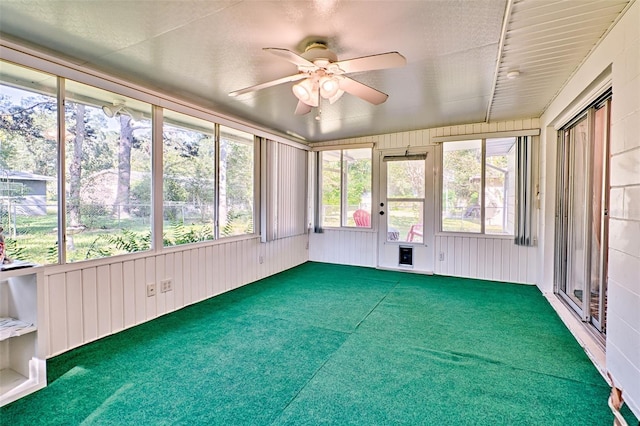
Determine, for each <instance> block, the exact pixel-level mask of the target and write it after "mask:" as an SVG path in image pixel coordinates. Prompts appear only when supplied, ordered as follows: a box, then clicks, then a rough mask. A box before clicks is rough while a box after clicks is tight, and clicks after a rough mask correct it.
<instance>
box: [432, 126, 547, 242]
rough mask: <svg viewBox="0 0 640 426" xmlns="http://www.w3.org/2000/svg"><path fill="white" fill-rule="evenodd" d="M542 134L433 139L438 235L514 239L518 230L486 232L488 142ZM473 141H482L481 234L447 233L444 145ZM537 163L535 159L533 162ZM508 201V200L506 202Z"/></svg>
mask: <svg viewBox="0 0 640 426" xmlns="http://www.w3.org/2000/svg"><path fill="white" fill-rule="evenodd" d="M539 134H540V129H530V130H519V131H513V132H489V133H480V134H467V135H459V136H445V137H436V138H434V139H433V142H435V143H437V144H438V145H439V149H438V155H439V159H438V166H437V167H439V170H438V172H437V175H438V191H439V194H438V197H437V213H438V219H437V221H438V223H437V229H438V231H437V233H438V234H441V235H448V236H454V235H460V236H466V237H482V238H498V239H513V238H514V236H515V234H516V230H515V227H514V229H512V230H510V231H511V232H510V233H487V232H486V223H485V222H486V168H487V165H486V160H487V157H486V143H487V140H490V139H500V138H514V139H516V142H515V143H516V144H517V138H518V137H520V136H529V137H531V138H532V137H535V136H538V135H539ZM471 140H480V141H481V157H482V158H481V161H480V164H481V179H480V194H481V197H480V199H481V203H480V231H479V232H471V231H446V230H444V229H443V199H442V198H443V194H444V144H445V143H452V142H465V141H471ZM532 162H535V159H534V160H532ZM505 201H506V200H505ZM513 208H514V209H515V213H516V215H517V212H518V209H519V206H518V205H517V201H516V204H515V205H514V207H513Z"/></svg>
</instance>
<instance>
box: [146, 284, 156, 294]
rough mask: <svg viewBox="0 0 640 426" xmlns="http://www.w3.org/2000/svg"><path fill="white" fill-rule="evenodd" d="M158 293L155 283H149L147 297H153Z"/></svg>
mask: <svg viewBox="0 0 640 426" xmlns="http://www.w3.org/2000/svg"><path fill="white" fill-rule="evenodd" d="M155 295H156V285H155V283H151V284H147V297H153V296H155Z"/></svg>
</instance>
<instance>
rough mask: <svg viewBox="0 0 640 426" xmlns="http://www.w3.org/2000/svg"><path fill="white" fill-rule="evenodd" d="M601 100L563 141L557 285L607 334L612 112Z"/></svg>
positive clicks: (580, 312) (562, 294)
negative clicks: (610, 120) (610, 118)
mask: <svg viewBox="0 0 640 426" xmlns="http://www.w3.org/2000/svg"><path fill="white" fill-rule="evenodd" d="M610 108H611V99H610V98H607V99H605V100H604V101H600V102H597V103H596V104H594V105H593V106H592V107H590V108H588V109H587V110H586V111H585V112H584V113H583V114H582V115H581V116H580V117H579V118H577V119H576V120H574V122H573V123H572V124H570V125H569V126H567V127H566V128H565V129H563V131H562V133H561V137H560V139H559V141H558V142H559V144H558V166H559V167H558V184H559V185H558V198H557V209H558V210H557V213H556V270H555V275H556V286H557V292H558V294H559V295H560V297H561V298H562V299H563V300H564V301H565V302H567V304H568V305H569V306H571V307H572V308H573V309H574V310H575V311H576V313H578V315H580V317H581V318H582V320H583V321H585V322H589V323H591V324H592V325H593V326H594V327H595V328H596V329H597V330H598V331H600V332H601V333H602V334H604V333H605V324H606V321H605V318H604V315H605V312H606V290H607V264H608V259H607V247H608V225H609V220H608V219H609V217H608V213H609V129H610V124H609V111H610Z"/></svg>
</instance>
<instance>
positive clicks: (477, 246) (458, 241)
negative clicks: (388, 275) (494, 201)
mask: <svg viewBox="0 0 640 426" xmlns="http://www.w3.org/2000/svg"><path fill="white" fill-rule="evenodd" d="M435 244H436V250H435V252H436V261H435V265H436V267H435V273H436V274H439V275H453V276H456V277H468V278H479V279H485V280H492V281H507V282H514V283H526V284H535V283H536V278H537V273H536V255H537V253H536V248H535V247H523V246H517V245H515V244H514V242H513V238H512V237H509V238H505V237H490V236H465V235H462V236H460V235H436V243H435ZM441 259H442V260H441Z"/></svg>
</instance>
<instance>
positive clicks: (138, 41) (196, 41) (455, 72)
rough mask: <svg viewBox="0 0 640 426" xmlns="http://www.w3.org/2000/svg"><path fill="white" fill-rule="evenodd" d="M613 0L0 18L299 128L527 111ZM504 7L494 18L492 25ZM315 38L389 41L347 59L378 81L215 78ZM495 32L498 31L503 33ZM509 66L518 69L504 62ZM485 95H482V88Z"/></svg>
mask: <svg viewBox="0 0 640 426" xmlns="http://www.w3.org/2000/svg"><path fill="white" fill-rule="evenodd" d="M627 3H628V2H627V1H619V0H599V1H587V0H574V1H571V0H569V1H554V0H514V1H513V4H512V3H510V2H508V1H507V0H473V1H453V0H441V1H437V0H433V1H340V0H315V1H300V0H288V1H238V0H223V1H210V0H206V1H205V0H182V1H177V0H173V1H136V0H129V1H126V2H124V1H97V0H94V1H88V0H82V1H80V0H76V1H63V0H27V1H15V0H2V1H0V32H1V33H2V35H3V37H4V38H6V39H11V40H19V41H24V42H28V43H29V44H31V45H36V46H40V47H42V48H43V49H46V50H48V51H55V52H59V53H61V54H63V55H64V57H65V58H67V59H70V60H72V61H74V62H76V63H79V64H82V65H85V66H87V67H90V68H94V69H97V70H100V71H104V72H107V73H111V74H114V75H116V76H118V77H121V78H124V79H128V80H131V81H133V82H135V83H137V84H141V85H144V86H147V87H150V88H152V89H156V90H159V91H162V92H165V93H168V94H170V95H173V96H176V97H179V98H183V99H185V100H187V101H189V102H193V103H195V104H198V105H202V106H204V107H210V108H213V109H214V110H215V111H218V112H220V113H224V114H227V115H232V116H237V117H240V118H242V119H243V120H248V121H251V122H255V123H257V124H258V125H260V126H261V127H264V128H267V129H272V130H274V131H277V132H279V133H282V134H286V133H289V134H297V135H301V136H302V137H304V138H305V139H306V140H307V141H322V140H331V139H342V138H350V137H356V136H364V135H372V134H380V133H389V132H396V131H404V130H412V129H422V128H431V127H438V126H445V125H453V124H463V123H475V122H482V121H485V120H486V119H487V118H488V120H503V119H511V118H521V117H537V116H539V115H540V114H541V113H542V111H543V110H544V107H545V106H546V105H547V104H548V103H549V101H550V100H551V99H552V98H553V96H554V95H555V94H556V93H557V92H558V90H559V89H560V88H561V87H562V85H563V84H564V82H565V81H566V80H567V78H568V77H569V76H570V75H571V73H572V72H573V71H574V70H575V69H576V67H577V66H578V65H579V64H580V62H581V61H582V60H583V59H584V58H585V56H586V55H587V54H588V53H589V51H590V50H591V49H592V48H593V46H594V45H595V44H596V43H597V41H598V39H599V38H600V37H601V36H602V35H603V34H604V33H605V32H606V31H607V29H608V28H609V27H610V26H611V25H612V24H613V22H614V21H615V19H616V17H617V16H618V15H619V14H620V12H621V11H622V10H623V9H624V7H625V5H626V4H627ZM505 11H507V12H509V15H508V16H507V26H506V27H505V30H506V31H504V32H503V31H502V29H503V22H504V18H505V16H504V15H505ZM312 39H321V40H325V41H327V42H328V45H329V47H330V48H331V49H332V50H334V51H335V52H336V53H337V55H338V58H339V59H350V58H354V57H360V56H366V55H372V54H376V53H382V52H388V51H398V52H400V53H401V54H403V55H404V56H405V57H406V58H407V66H406V67H404V68H399V69H390V70H380V71H370V72H363V73H355V74H351V75H350V76H351V77H353V78H354V79H356V80H358V81H360V82H362V83H365V84H367V85H370V86H373V87H375V88H377V89H379V90H381V91H383V92H385V93H387V94H389V99H388V100H387V102H385V103H384V104H382V105H378V106H374V105H370V104H368V103H366V102H364V101H362V100H360V99H358V98H355V97H353V96H351V95H348V94H345V95H344V96H343V97H342V98H341V99H340V100H339V101H338V102H336V103H335V104H333V105H325V106H323V107H322V115H321V119H320V120H319V121H318V120H315V119H314V117H315V115H316V113H315V111H314V112H312V113H311V114H308V115H306V116H296V115H294V114H293V111H294V110H295V106H296V103H297V99H296V98H295V97H294V96H293V94H292V93H291V84H292V83H289V84H284V85H281V86H277V87H272V88H268V89H265V90H262V91H260V92H257V93H254V94H251V95H244V96H242V97H239V98H231V97H229V96H227V94H228V92H230V91H233V90H237V89H241V88H244V87H246V86H251V85H254V84H258V83H262V82H265V81H269V80H272V79H276V78H279V77H283V76H286V75H290V74H294V73H295V72H296V68H295V66H294V65H292V64H290V63H288V62H285V61H283V60H281V59H279V58H277V57H275V56H273V55H270V54H269V53H267V52H264V51H263V50H262V48H263V47H279V48H285V49H290V50H294V51H297V52H301V51H302V49H303V48H304V43H305V41H309V40H312ZM503 41H504V43H503ZM513 69H518V70H519V71H520V73H521V76H520V78H519V79H516V80H508V79H506V73H507V71H509V70H513ZM492 95H493V96H492Z"/></svg>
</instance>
